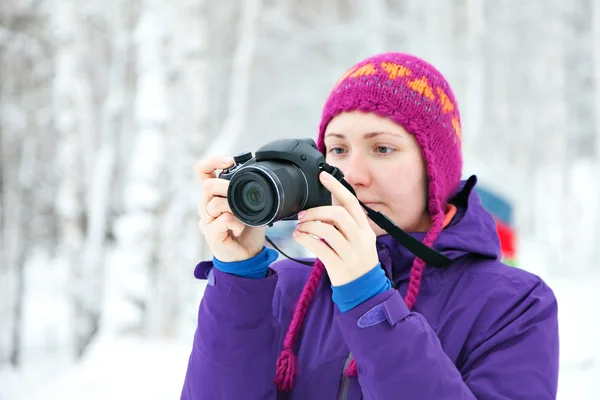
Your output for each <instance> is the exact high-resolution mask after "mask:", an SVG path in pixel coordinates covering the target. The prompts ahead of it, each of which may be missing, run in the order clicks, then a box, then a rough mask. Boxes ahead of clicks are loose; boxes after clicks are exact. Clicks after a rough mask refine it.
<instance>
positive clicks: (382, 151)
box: [376, 146, 394, 154]
mask: <svg viewBox="0 0 600 400" xmlns="http://www.w3.org/2000/svg"><path fill="white" fill-rule="evenodd" d="M376 149H377V152H378V153H379V154H389V153H392V152H394V149H393V148H391V147H387V146H377V148H376Z"/></svg>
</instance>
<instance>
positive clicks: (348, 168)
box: [340, 152, 371, 189]
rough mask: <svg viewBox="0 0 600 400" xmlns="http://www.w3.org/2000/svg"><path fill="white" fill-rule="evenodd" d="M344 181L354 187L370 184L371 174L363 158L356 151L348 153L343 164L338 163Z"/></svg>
mask: <svg viewBox="0 0 600 400" xmlns="http://www.w3.org/2000/svg"><path fill="white" fill-rule="evenodd" d="M340 168H341V170H342V172H343V173H344V177H345V178H346V181H347V182H348V183H349V184H350V185H351V186H352V187H353V188H354V189H356V188H358V187H368V186H369V185H370V184H371V174H370V171H369V168H368V165H367V162H366V160H365V158H364V157H363V156H362V155H361V154H360V153H358V152H354V153H352V154H351V155H349V156H348V157H347V158H346V159H345V160H344V163H343V165H340Z"/></svg>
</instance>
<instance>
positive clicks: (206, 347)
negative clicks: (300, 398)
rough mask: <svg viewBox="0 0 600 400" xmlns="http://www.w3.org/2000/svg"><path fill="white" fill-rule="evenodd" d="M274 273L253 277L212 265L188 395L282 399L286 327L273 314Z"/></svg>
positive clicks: (192, 398) (189, 399) (186, 399)
mask: <svg viewBox="0 0 600 400" xmlns="http://www.w3.org/2000/svg"><path fill="white" fill-rule="evenodd" d="M270 272H273V271H270ZM268 275H269V276H267V277H266V278H263V279H248V278H242V277H239V276H235V275H232V274H228V273H225V272H221V271H219V270H218V269H216V268H211V269H209V273H208V285H207V287H206V290H205V292H204V296H203V298H202V301H201V303H200V308H199V311H198V327H197V329H196V332H195V335H194V344H193V348H192V352H191V355H190V358H189V363H188V368H187V373H186V376H185V381H184V385H183V390H182V393H181V399H182V400H200V399H202V400H204V399H215V400H220V399H257V400H258V399H265V400H266V399H269V400H273V399H276V389H275V385H274V383H273V379H274V377H275V365H276V357H277V349H278V346H279V341H280V332H281V329H280V327H279V324H278V322H277V320H276V318H275V317H273V295H274V292H275V287H276V284H277V274H276V273H269V274H268ZM197 277H198V276H197Z"/></svg>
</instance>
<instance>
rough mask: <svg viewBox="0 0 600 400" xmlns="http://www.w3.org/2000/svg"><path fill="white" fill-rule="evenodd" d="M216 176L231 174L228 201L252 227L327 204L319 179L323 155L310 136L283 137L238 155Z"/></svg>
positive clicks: (329, 203) (288, 218) (286, 218)
mask: <svg viewBox="0 0 600 400" xmlns="http://www.w3.org/2000/svg"><path fill="white" fill-rule="evenodd" d="M233 159H234V165H233V166H231V167H230V168H227V169H225V170H223V171H222V172H221V173H220V174H219V178H222V179H227V180H229V181H230V182H229V189H228V190H227V202H228V203H229V207H230V208H231V211H232V212H233V214H234V215H235V216H236V217H237V218H238V219H239V220H240V221H242V222H243V223H244V224H246V225H248V226H253V227H259V226H265V225H269V226H271V225H272V224H273V223H274V222H277V221H279V220H292V219H296V218H297V214H298V212H300V211H302V210H306V209H308V208H312V207H318V206H324V205H331V193H330V192H329V191H328V190H327V189H325V187H324V186H323V185H322V184H321V182H320V181H319V173H320V172H321V170H322V166H323V165H324V164H325V157H324V156H323V154H321V152H320V151H319V150H318V149H317V145H316V144H315V142H314V140H312V139H281V140H276V141H273V142H270V143H267V144H265V145H264V146H262V147H261V148H259V149H258V150H257V151H256V153H255V155H254V157H253V156H252V153H251V152H244V153H240V154H238V155H236V156H235V157H234V158H233Z"/></svg>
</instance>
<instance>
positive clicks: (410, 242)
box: [321, 163, 452, 268]
mask: <svg viewBox="0 0 600 400" xmlns="http://www.w3.org/2000/svg"><path fill="white" fill-rule="evenodd" d="M321 169H322V170H323V171H326V172H328V173H329V174H331V175H332V176H333V177H334V178H335V179H337V180H338V181H340V183H341V184H342V185H344V187H345V188H346V189H348V190H349V191H350V192H351V193H352V194H353V195H354V196H355V197H356V192H355V191H354V189H353V188H352V186H350V184H349V183H348V182H347V181H346V180H345V179H344V174H343V173H342V171H341V170H340V169H339V168H337V167H333V166H331V165H329V164H327V163H324V164H323V165H321ZM358 202H359V203H360V205H361V206H362V207H363V208H364V209H365V210H366V211H367V216H368V217H369V218H371V220H372V221H373V222H375V223H376V224H377V225H378V226H379V227H380V228H381V229H383V230H385V231H386V232H387V233H389V234H390V235H391V236H392V237H393V238H394V239H396V240H397V241H398V242H400V244H402V245H403V246H404V247H406V249H408V251H410V252H411V253H413V254H414V255H415V256H417V257H419V258H420V259H421V260H423V261H425V263H426V264H428V265H431V266H433V267H436V268H442V267H445V266H447V265H449V264H450V263H451V262H452V260H451V259H450V258H448V257H446V256H444V255H443V254H440V253H438V252H437V251H435V250H433V249H432V248H430V247H428V246H426V245H425V244H423V243H422V242H420V241H419V240H417V239H415V238H414V237H412V236H410V235H409V234H408V233H406V232H404V231H403V230H402V229H400V228H399V227H398V226H397V225H396V224H395V223H394V222H392V221H391V220H390V219H389V218H388V217H386V216H385V215H384V214H382V213H380V212H379V211H375V210H373V209H372V208H370V207H367V206H366V205H365V204H364V203H363V202H362V201H360V200H358Z"/></svg>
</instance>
